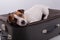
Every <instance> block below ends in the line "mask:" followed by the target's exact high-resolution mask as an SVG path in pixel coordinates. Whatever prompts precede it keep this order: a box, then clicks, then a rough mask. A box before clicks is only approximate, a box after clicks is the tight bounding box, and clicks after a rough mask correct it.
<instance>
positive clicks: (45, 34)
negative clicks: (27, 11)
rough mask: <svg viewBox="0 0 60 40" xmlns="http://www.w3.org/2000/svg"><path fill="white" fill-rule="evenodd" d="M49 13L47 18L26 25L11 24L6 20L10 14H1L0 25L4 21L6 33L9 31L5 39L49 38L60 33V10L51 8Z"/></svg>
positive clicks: (32, 39) (29, 39)
mask: <svg viewBox="0 0 60 40" xmlns="http://www.w3.org/2000/svg"><path fill="white" fill-rule="evenodd" d="M49 13H50V15H49V16H48V18H47V19H46V20H41V21H37V22H34V23H30V24H28V25H26V26H24V27H21V26H18V25H11V24H9V23H8V22H6V20H7V16H8V14H5V15H1V16H0V25H1V24H2V23H4V24H5V25H6V26H5V29H6V30H5V33H7V35H5V36H6V38H5V39H6V40H49V39H51V38H53V37H55V36H57V35H60V10H56V9H49ZM1 20H3V21H1ZM1 22H2V23H1ZM8 34H9V35H10V36H9V35H8Z"/></svg>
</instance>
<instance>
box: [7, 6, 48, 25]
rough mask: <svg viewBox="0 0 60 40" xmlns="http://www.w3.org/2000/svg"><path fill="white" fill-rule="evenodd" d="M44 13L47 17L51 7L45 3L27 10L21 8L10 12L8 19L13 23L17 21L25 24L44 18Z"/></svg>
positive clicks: (19, 23)
mask: <svg viewBox="0 0 60 40" xmlns="http://www.w3.org/2000/svg"><path fill="white" fill-rule="evenodd" d="M43 15H45V16H44V18H43V19H47V17H48V15H49V8H48V7H47V6H44V5H35V6H33V7H32V8H30V9H28V10H26V11H24V10H23V9H20V10H17V11H16V12H14V13H12V14H10V15H9V17H8V21H10V22H11V23H12V22H15V23H17V24H18V25H20V26H25V25H26V24H28V23H32V22H36V21H40V20H42V16H43Z"/></svg>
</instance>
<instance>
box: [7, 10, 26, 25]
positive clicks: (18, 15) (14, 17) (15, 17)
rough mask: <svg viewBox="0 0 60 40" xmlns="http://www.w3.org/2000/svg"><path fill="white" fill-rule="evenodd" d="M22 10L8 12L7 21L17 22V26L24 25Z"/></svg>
mask: <svg viewBox="0 0 60 40" xmlns="http://www.w3.org/2000/svg"><path fill="white" fill-rule="evenodd" d="M23 14H24V10H23V9H20V10H17V11H15V12H12V13H9V15H8V18H7V22H9V23H10V24H11V23H12V24H17V25H19V26H25V25H26V24H27V21H26V20H25V19H24V16H23Z"/></svg>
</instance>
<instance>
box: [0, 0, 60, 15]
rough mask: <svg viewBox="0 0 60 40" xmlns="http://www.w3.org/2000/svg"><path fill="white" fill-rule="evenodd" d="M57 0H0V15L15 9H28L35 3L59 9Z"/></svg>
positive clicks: (59, 5)
mask: <svg viewBox="0 0 60 40" xmlns="http://www.w3.org/2000/svg"><path fill="white" fill-rule="evenodd" d="M59 3H60V1H59V0H0V15H1V14H7V13H9V12H12V11H15V10H17V9H25V10H26V9H28V8H30V7H32V6H33V5H35V4H43V5H47V6H49V7H50V8H55V9H60V4H59Z"/></svg>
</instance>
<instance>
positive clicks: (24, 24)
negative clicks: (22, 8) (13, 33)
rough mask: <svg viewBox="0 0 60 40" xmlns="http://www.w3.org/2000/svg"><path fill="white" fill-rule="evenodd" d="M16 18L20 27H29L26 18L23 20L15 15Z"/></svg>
mask: <svg viewBox="0 0 60 40" xmlns="http://www.w3.org/2000/svg"><path fill="white" fill-rule="evenodd" d="M14 17H15V18H16V19H17V22H16V23H17V24H18V25H19V26H26V25H27V23H28V22H27V20H26V19H24V18H21V17H19V16H17V15H14Z"/></svg>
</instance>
